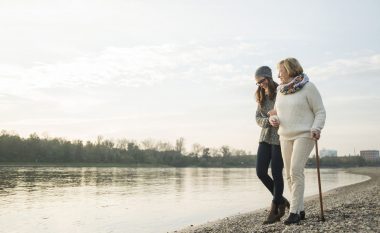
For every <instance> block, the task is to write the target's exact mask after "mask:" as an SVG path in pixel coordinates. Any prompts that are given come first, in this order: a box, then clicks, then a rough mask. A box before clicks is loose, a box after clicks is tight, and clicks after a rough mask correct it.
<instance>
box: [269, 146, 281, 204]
mask: <svg viewBox="0 0 380 233" xmlns="http://www.w3.org/2000/svg"><path fill="white" fill-rule="evenodd" d="M271 149H272V162H271V169H272V177H273V182H274V188H273V201H274V203H276V204H277V205H279V204H282V203H284V199H283V196H282V194H283V192H284V179H283V177H282V169H283V168H284V163H283V161H282V155H281V147H280V146H279V145H271Z"/></svg>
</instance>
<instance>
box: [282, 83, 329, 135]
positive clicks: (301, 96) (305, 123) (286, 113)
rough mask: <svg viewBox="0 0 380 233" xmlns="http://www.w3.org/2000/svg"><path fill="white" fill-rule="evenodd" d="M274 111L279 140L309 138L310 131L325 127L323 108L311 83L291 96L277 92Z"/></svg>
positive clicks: (318, 95)
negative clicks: (276, 118)
mask: <svg viewBox="0 0 380 233" xmlns="http://www.w3.org/2000/svg"><path fill="white" fill-rule="evenodd" d="M275 109H276V111H277V115H278V118H279V120H280V126H279V129H278V134H279V135H280V139H285V140H294V139H296V138H301V137H307V138H310V137H311V133H310V132H311V130H319V131H321V130H322V128H323V126H324V125H325V119H326V111H325V107H324V106H323V102H322V98H321V95H320V94H319V91H318V90H317V88H316V87H315V85H314V84H313V83H311V82H308V83H306V84H305V86H304V87H303V88H302V89H301V90H299V91H297V92H295V93H293V94H287V95H284V94H282V93H281V92H279V91H278V94H277V99H276V103H275Z"/></svg>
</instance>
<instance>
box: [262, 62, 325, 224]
mask: <svg viewBox="0 0 380 233" xmlns="http://www.w3.org/2000/svg"><path fill="white" fill-rule="evenodd" d="M277 68H278V69H279V78H280V80H281V84H280V86H279V87H278V92H279V93H278V94H277V99H276V103H275V108H274V111H273V113H272V114H271V115H274V116H271V117H270V120H269V121H270V124H271V125H272V126H274V127H279V130H278V134H279V135H280V144H281V151H282V157H283V161H284V166H285V174H286V179H287V182H288V185H289V189H290V192H291V202H290V213H289V216H288V218H287V219H286V220H285V222H284V223H285V224H286V225H289V224H295V223H298V222H299V221H300V220H302V219H305V211H304V203H303V202H304V200H303V199H304V191H305V176H304V168H305V165H306V162H307V159H308V157H309V155H310V153H311V151H312V150H313V147H314V142H315V140H318V139H319V138H320V135H321V130H322V128H323V126H324V124H325V119H326V111H325V108H324V106H323V102H322V98H321V95H320V93H319V91H318V90H317V88H316V87H315V85H314V84H313V83H311V82H310V81H309V78H308V76H307V75H306V74H305V73H303V68H302V66H301V65H300V63H299V62H298V61H297V59H295V58H287V59H284V60H282V61H280V62H279V63H278V66H277ZM275 114H277V116H275Z"/></svg>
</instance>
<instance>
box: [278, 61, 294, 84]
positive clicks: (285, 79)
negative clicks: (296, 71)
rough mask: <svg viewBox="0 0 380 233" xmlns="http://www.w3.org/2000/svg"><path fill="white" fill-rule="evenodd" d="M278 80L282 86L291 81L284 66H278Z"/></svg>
mask: <svg viewBox="0 0 380 233" xmlns="http://www.w3.org/2000/svg"><path fill="white" fill-rule="evenodd" d="M278 78H279V79H280V80H281V83H282V84H285V83H288V82H290V81H291V78H290V76H289V74H288V71H286V69H285V67H284V65H282V64H280V66H279V71H278Z"/></svg>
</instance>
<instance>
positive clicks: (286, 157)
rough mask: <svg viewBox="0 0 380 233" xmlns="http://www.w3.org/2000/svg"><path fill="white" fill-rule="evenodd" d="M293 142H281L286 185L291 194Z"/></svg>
mask: <svg viewBox="0 0 380 233" xmlns="http://www.w3.org/2000/svg"><path fill="white" fill-rule="evenodd" d="M293 143H294V141H293V140H281V142H280V145H281V152H282V160H283V163H284V167H285V178H286V183H287V184H288V188H289V191H290V193H292V182H291V181H292V180H291V177H290V162H291V159H292V153H293Z"/></svg>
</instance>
